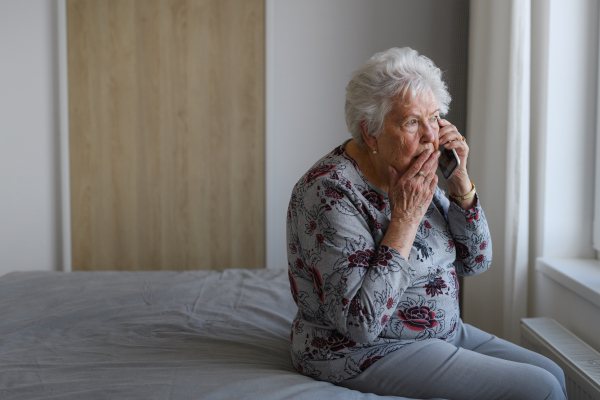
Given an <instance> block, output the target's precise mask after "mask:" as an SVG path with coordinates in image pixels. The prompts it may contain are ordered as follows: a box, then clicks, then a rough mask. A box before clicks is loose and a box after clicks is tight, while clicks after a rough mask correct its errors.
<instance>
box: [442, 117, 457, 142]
mask: <svg viewBox="0 0 600 400" xmlns="http://www.w3.org/2000/svg"><path fill="white" fill-rule="evenodd" d="M438 124H439V125H440V132H439V138H440V139H439V140H440V145H444V144H446V143H448V142H451V141H456V140H461V141H462V135H461V134H460V133H459V132H458V129H456V126H454V125H452V124H451V123H450V122H448V121H447V120H445V119H440V120H438Z"/></svg>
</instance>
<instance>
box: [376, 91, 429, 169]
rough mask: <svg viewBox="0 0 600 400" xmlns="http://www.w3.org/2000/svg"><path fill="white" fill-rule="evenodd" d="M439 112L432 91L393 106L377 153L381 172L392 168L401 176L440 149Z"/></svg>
mask: <svg viewBox="0 0 600 400" xmlns="http://www.w3.org/2000/svg"><path fill="white" fill-rule="evenodd" d="M439 115H440V109H439V107H438V105H437V102H436V101H435V97H434V96H433V93H432V92H431V90H428V91H427V92H425V93H423V95H421V96H419V97H417V98H415V99H414V100H413V101H412V103H410V104H407V103H403V102H402V100H401V98H400V97H398V100H397V101H396V102H395V103H394V105H393V107H392V109H391V110H390V112H389V113H388V114H387V115H386V116H385V118H384V121H383V131H382V133H381V135H379V137H378V138H377V152H378V153H379V158H380V159H381V161H382V163H383V164H385V165H382V166H381V168H385V169H386V171H387V166H388V165H391V166H393V167H394V168H395V169H396V170H397V171H398V173H399V174H400V176H402V175H403V174H404V173H405V172H406V171H407V170H408V168H409V167H410V166H411V165H412V163H413V162H414V161H415V160H416V158H417V157H418V156H419V155H420V154H421V153H422V152H424V151H425V150H427V149H430V150H431V151H432V152H433V151H435V150H437V149H438V146H439V135H438V134H439V130H440V127H439V125H438V122H437V121H438V118H439Z"/></svg>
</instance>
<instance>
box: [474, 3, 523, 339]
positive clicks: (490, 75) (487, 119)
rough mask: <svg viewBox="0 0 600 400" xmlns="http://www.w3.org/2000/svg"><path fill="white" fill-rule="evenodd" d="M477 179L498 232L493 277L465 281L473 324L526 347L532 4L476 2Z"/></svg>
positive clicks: (494, 240)
mask: <svg viewBox="0 0 600 400" xmlns="http://www.w3.org/2000/svg"><path fill="white" fill-rule="evenodd" d="M470 36H471V39H470V49H469V51H470V54H469V58H470V65H469V69H470V70H469V75H470V76H469V87H470V89H469V113H468V115H469V117H468V119H469V120H468V132H467V138H468V143H469V146H470V149H471V152H470V156H469V165H468V169H469V174H470V175H471V177H472V179H473V181H474V182H475V184H476V186H477V188H478V193H479V196H480V199H481V202H482V206H483V209H484V212H485V213H486V216H487V218H488V222H489V224H490V229H491V233H492V243H493V250H494V256H493V261H492V267H491V268H490V270H489V271H487V272H485V273H484V274H481V275H479V276H477V277H473V278H467V279H465V284H464V308H463V311H464V312H463V317H464V320H465V322H467V323H472V324H474V325H476V326H477V327H479V328H481V329H484V330H486V331H488V332H490V333H493V334H496V335H498V336H501V337H503V338H505V339H507V340H510V341H513V342H515V343H518V341H519V323H520V319H521V318H524V317H526V316H527V287H528V270H529V260H528V257H529V253H528V249H529V163H530V155H529V142H530V119H529V116H530V83H531V82H530V80H531V79H530V74H531V60H530V53H531V51H530V50H531V0H511V1H510V2H508V1H507V2H487V1H486V2H484V1H478V0H473V1H472V2H471V26H470Z"/></svg>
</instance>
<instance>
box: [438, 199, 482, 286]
mask: <svg viewBox="0 0 600 400" xmlns="http://www.w3.org/2000/svg"><path fill="white" fill-rule="evenodd" d="M440 193H442V192H441V191H440ZM475 196H476V200H475V206H474V207H473V208H471V209H469V210H463V209H462V208H460V207H459V206H458V205H457V204H456V203H454V202H451V201H449V200H448V199H447V198H446V197H445V196H443V195H442V196H441V197H443V198H439V197H438V200H439V201H440V203H441V204H442V206H443V207H444V209H445V211H446V212H447V219H448V224H449V226H450V233H451V235H452V238H453V241H454V245H455V247H456V261H455V262H454V266H455V268H456V273H457V274H458V275H463V276H471V275H477V274H480V273H482V272H484V271H486V270H487V269H488V268H489V267H490V265H491V263H492V239H491V236H490V231H489V228H488V224H487V220H486V218H485V214H484V213H483V209H482V208H481V204H480V202H479V197H478V195H477V194H475Z"/></svg>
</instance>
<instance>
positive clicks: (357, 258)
mask: <svg viewBox="0 0 600 400" xmlns="http://www.w3.org/2000/svg"><path fill="white" fill-rule="evenodd" d="M372 256H373V252H372V251H371V250H369V249H366V250H364V251H363V250H358V251H357V252H356V253H354V254H352V255H351V256H350V257H348V268H356V267H363V268H366V267H368V266H369V264H370V263H371V257H372Z"/></svg>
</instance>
